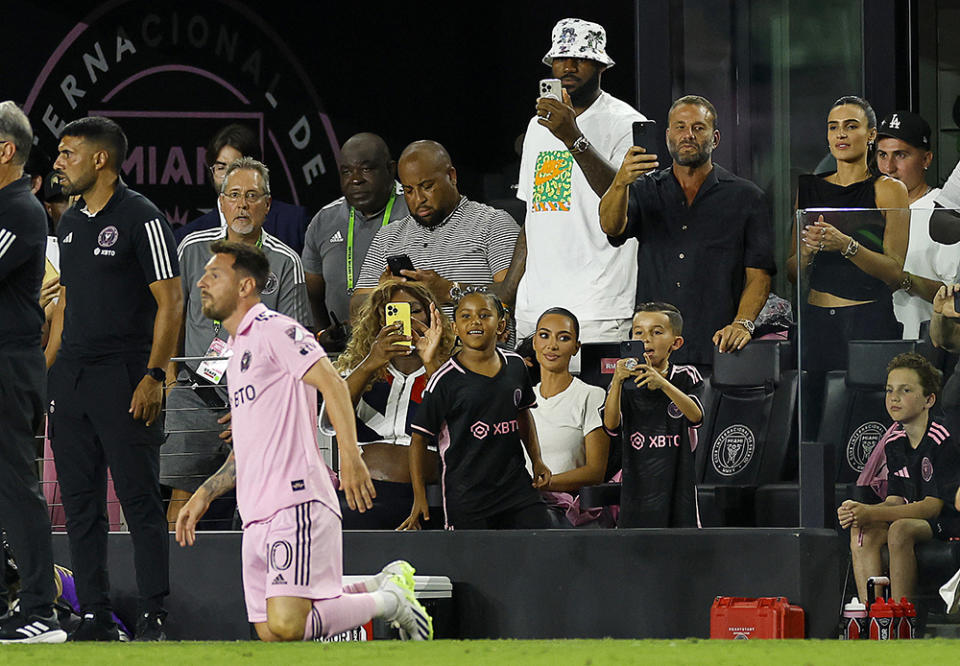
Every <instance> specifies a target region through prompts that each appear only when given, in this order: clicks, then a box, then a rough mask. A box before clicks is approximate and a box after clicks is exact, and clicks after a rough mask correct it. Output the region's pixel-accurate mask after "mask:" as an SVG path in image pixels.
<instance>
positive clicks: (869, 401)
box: [756, 340, 917, 527]
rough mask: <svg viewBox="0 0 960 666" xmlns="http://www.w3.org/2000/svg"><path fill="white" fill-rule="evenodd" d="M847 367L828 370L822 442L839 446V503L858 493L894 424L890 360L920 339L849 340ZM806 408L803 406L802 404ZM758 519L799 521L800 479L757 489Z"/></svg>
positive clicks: (772, 523)
mask: <svg viewBox="0 0 960 666" xmlns="http://www.w3.org/2000/svg"><path fill="white" fill-rule="evenodd" d="M848 345H849V346H848V369H847V370H846V371H844V370H834V371H831V372H828V373H827V378H826V382H825V384H824V399H823V411H822V413H821V414H820V418H819V422H820V428H819V431H818V438H817V439H818V441H820V442H823V443H825V444H828V445H830V446H832V447H833V449H834V459H835V460H836V463H837V471H836V477H835V482H836V485H835V488H834V496H835V500H836V502H842V501H843V500H844V499H848V498H851V497H853V498H856V499H861V500H864V501H869V498H867V497H863V496H858V495H857V494H856V492H855V490H854V489H853V485H854V484H855V483H856V480H857V477H858V476H860V472H861V471H862V470H863V466H864V464H866V462H867V458H868V457H869V455H870V453H871V451H873V447H874V446H875V445H876V443H877V442H878V441H879V440H880V437H881V436H882V435H883V433H884V432H885V431H886V429H887V428H888V427H889V426H890V424H891V423H892V421H891V419H890V417H889V415H888V414H887V410H886V407H885V405H884V395H885V388H886V384H887V364H888V363H889V362H890V359H892V358H893V357H894V356H896V355H897V354H902V353H905V352H911V351H915V350H916V346H917V342H916V341H915V340H855V341H851V342H849V343H848ZM801 407H802V406H801ZM756 501H757V504H756V507H757V508H756V522H757V525H758V526H762V527H794V526H797V525H799V521H800V510H799V503H800V498H799V489H798V486H797V484H796V483H773V484H770V485H766V486H764V487H763V488H760V489H759V490H758V491H757V500H756Z"/></svg>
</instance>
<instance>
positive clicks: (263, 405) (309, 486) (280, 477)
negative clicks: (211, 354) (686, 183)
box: [227, 303, 340, 526]
mask: <svg viewBox="0 0 960 666" xmlns="http://www.w3.org/2000/svg"><path fill="white" fill-rule="evenodd" d="M230 349H231V350H232V352H233V353H232V355H231V357H230V363H229V365H228V366H227V385H228V388H229V391H230V395H229V398H230V413H231V414H232V425H233V450H234V454H235V456H236V460H237V506H238V508H239V510H240V517H241V518H243V524H244V526H246V525H248V524H250V523H253V522H257V521H260V520H264V519H266V518H269V517H270V516H272V515H273V514H275V513H276V512H277V511H279V510H280V509H284V508H286V507H290V506H294V505H297V504H302V503H303V502H309V501H311V500H316V501H318V502H322V503H323V504H324V505H326V506H327V507H328V508H330V510H331V511H333V512H334V513H336V514H337V515H338V516H339V515H340V503H339V501H338V500H337V495H336V492H335V490H334V488H333V484H332V483H331V477H330V471H329V468H328V467H327V466H326V464H325V463H324V462H323V459H322V458H321V457H320V449H319V448H318V446H317V390H316V389H315V388H313V387H312V386H310V385H308V384H305V383H304V382H303V381H301V378H302V377H303V375H304V374H305V373H306V372H307V370H309V369H310V368H311V367H312V366H313V364H314V363H316V362H317V361H319V360H320V359H322V358H324V357H325V356H326V352H324V351H323V347H321V346H320V345H319V343H317V341H316V340H314V338H313V336H312V335H311V334H310V332H309V331H307V329H305V328H304V327H303V326H301V325H300V324H298V323H297V322H296V321H295V320H293V319H291V318H290V317H287V316H285V315H282V314H280V313H278V312H274V311H273V310H270V309H268V308H267V307H266V306H265V305H263V304H262V303H258V304H257V305H255V306H254V307H252V308H250V310H249V311H248V312H247V314H246V315H245V316H244V318H243V320H242V321H241V322H240V325H239V326H238V327H237V332H236V335H235V336H234V337H232V338H230Z"/></svg>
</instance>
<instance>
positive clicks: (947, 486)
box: [883, 419, 960, 517]
mask: <svg viewBox="0 0 960 666" xmlns="http://www.w3.org/2000/svg"><path fill="white" fill-rule="evenodd" d="M898 426H899V424H896V425H895V426H894V427H893V428H892V429H891V432H890V433H889V435H888V437H887V441H886V446H885V447H884V451H883V452H884V455H885V456H886V459H887V496H888V497H889V496H890V495H895V496H897V497H902V498H903V499H905V500H907V501H908V502H919V501H920V500H922V499H923V498H924V497H937V498H939V499H941V500H943V510H942V511H941V512H940V515H941V517H947V516H949V515H953V516H955V515H956V509H954V506H953V505H954V498H955V496H956V493H957V485H958V481H960V478H958V476H960V448H958V446H957V443H956V442H955V441H954V440H953V438H952V437H951V436H950V433H949V431H948V430H947V429H946V427H944V426H943V424H941V423H939V422H938V421H936V420H933V419H931V420H930V425H929V426H927V432H926V434H925V435H924V436H923V439H922V440H921V441H920V445H919V446H917V448H915V449H914V448H913V447H911V446H910V438H909V437H907V433H906V432H905V431H904V430H903V427H902V426H899V427H898Z"/></svg>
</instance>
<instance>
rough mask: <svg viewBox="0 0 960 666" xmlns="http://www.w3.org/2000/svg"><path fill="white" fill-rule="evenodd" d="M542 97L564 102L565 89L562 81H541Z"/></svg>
mask: <svg viewBox="0 0 960 666" xmlns="http://www.w3.org/2000/svg"><path fill="white" fill-rule="evenodd" d="M540 97H552V98H553V99H555V100H557V101H558V102H562V101H563V87H562V86H561V85H560V79H540Z"/></svg>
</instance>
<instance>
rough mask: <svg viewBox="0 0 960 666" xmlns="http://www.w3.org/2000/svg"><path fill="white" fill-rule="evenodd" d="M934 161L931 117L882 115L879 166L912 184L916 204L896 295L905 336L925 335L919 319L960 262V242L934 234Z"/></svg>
mask: <svg viewBox="0 0 960 666" xmlns="http://www.w3.org/2000/svg"><path fill="white" fill-rule="evenodd" d="M932 161H933V152H932V151H931V150H930V125H929V124H928V123H927V121H926V120H924V119H923V118H922V117H920V116H919V115H917V114H916V113H913V112H911V111H894V112H893V113H891V114H889V115H888V116H887V117H886V118H884V119H883V121H882V122H881V123H880V127H879V128H878V132H877V166H878V167H879V169H880V171H881V173H883V174H884V175H886V176H890V177H891V178H896V179H897V180H899V181H900V182H902V183H903V184H904V185H906V186H907V195H908V197H909V200H910V208H911V215H910V240H909V243H908V245H907V256H906V258H905V260H904V262H903V277H902V279H901V281H900V289H898V290H897V291H895V292H894V294H893V310H894V313H895V314H896V317H897V320H898V321H899V322H900V323H901V324H903V337H904V339H905V340H915V339H916V338H918V337H920V323H921V322H924V321H927V320H929V319H930V317H931V316H932V315H933V305H932V302H933V296H934V295H935V294H936V293H937V290H938V289H939V288H940V286H941V283H943V282H946V283H950V282H953V281H954V279H955V276H956V274H957V265H958V263H960V246H950V245H941V244H940V243H935V242H934V241H933V240H932V239H931V238H930V213H931V212H932V209H933V201H934V199H935V198H936V196H937V195H938V194H939V193H940V190H939V189H938V188H935V187H930V186H929V185H928V184H927V181H926V171H927V169H928V168H929V167H930V163H931V162H932Z"/></svg>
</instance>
